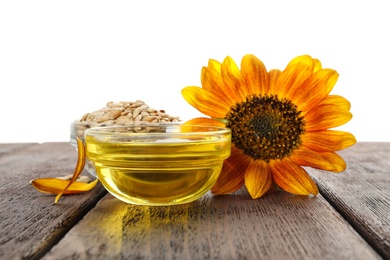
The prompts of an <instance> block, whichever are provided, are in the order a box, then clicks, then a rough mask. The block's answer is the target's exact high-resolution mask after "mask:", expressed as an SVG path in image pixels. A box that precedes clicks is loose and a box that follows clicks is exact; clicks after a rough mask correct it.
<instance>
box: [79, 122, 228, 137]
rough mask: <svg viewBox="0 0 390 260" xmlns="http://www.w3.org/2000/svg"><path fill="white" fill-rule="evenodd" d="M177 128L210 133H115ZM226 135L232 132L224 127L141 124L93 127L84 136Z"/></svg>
mask: <svg viewBox="0 0 390 260" xmlns="http://www.w3.org/2000/svg"><path fill="white" fill-rule="evenodd" d="M164 126H167V127H172V126H173V127H175V128H174V129H177V128H178V127H188V128H190V127H193V128H199V129H210V130H209V131H193V132H152V133H150V132H139V133H137V132H123V133H120V132H113V131H114V130H115V129H119V128H129V129H130V128H136V127H164ZM224 134H230V135H231V130H230V129H229V128H227V127H222V126H213V125H185V124H178V123H176V122H175V123H158V124H150V123H149V124H139V125H127V126H126V125H124V126H123V125H111V126H101V127H92V128H89V129H86V130H85V132H84V136H85V137H86V136H87V135H88V136H94V137H98V136H101V137H103V136H104V137H108V138H110V137H112V138H118V139H120V138H130V137H137V138H138V139H140V138H142V137H146V138H148V137H153V138H158V137H163V138H166V137H172V138H174V137H185V136H188V137H190V136H201V137H210V136H220V135H224Z"/></svg>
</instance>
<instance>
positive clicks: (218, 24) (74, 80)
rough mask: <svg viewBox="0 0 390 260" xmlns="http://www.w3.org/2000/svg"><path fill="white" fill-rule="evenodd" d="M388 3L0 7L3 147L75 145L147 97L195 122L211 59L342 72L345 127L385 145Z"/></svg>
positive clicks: (203, 1) (339, 88)
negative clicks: (313, 65)
mask: <svg viewBox="0 0 390 260" xmlns="http://www.w3.org/2000/svg"><path fill="white" fill-rule="evenodd" d="M389 25H390V15H389V8H388V1H376V0H370V1H339V0H337V1H334V0H327V1H313V0H308V1H301V0H294V1H290V0H286V1H276V0H272V1H269V0H268V1H245V0H240V1H227V0H223V1H213V0H197V1H184V0H181V1H171V0H164V1H157V0H156V1H147V0H144V1H130V0H128V1H96V0H94V1H82V0H77V1H71V0H67V1H54V0H50V1H39V0H34V1H17V0H15V1H1V2H0V88H1V93H0V113H1V117H0V118H1V120H0V143H9V142H52V141H69V124H70V122H71V121H73V120H74V119H78V118H80V117H81V116H82V115H83V114H84V113H86V112H92V111H94V110H97V109H99V108H102V107H104V106H105V104H106V103H107V102H108V101H122V100H129V101H134V100H137V99H141V100H143V101H145V102H146V103H147V104H148V105H149V106H150V107H153V108H156V109H165V110H166V112H167V113H168V114H171V115H178V116H181V118H182V119H185V120H186V119H190V118H192V117H195V116H199V115H201V114H200V113H199V112H198V111H197V110H195V108H193V107H191V106H190V105H189V104H188V103H186V102H185V100H184V99H183V98H182V96H181V93H180V91H181V89H182V88H184V87H186V86H190V85H195V86H200V72H201V68H202V66H205V65H207V62H208V59H210V58H212V59H216V60H219V61H222V60H223V59H224V58H225V57H226V56H231V57H232V58H233V59H234V60H235V61H236V62H237V64H239V63H240V61H241V58H242V57H243V56H244V55H245V54H248V53H252V54H254V55H256V56H257V57H258V58H259V59H261V60H262V61H263V62H264V64H265V65H266V67H267V69H273V68H279V69H284V68H285V66H286V65H287V63H288V62H289V61H290V60H291V59H292V58H294V57H296V56H299V55H302V54H309V55H311V56H312V57H315V58H318V59H320V60H321V62H322V64H323V66H324V67H328V68H333V69H335V70H337V71H338V72H339V74H340V77H339V80H338V82H337V84H336V86H335V88H334V90H333V92H332V93H333V94H340V95H343V96H344V97H346V98H347V99H348V100H349V101H350V102H351V104H352V109H351V111H352V113H353V119H352V120H351V121H350V122H349V123H347V124H346V125H344V126H343V127H342V130H346V131H350V132H352V133H353V134H354V135H355V136H356V138H357V140H358V141H390V135H389V134H388V132H389V130H388V128H387V126H388V120H389V116H388V115H389V111H390V100H389V97H388V95H389V94H388V89H389V87H390V79H389V78H390V66H389V61H390V51H389V48H390V40H389V32H390V30H389Z"/></svg>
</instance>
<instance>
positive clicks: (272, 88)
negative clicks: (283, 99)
mask: <svg viewBox="0 0 390 260" xmlns="http://www.w3.org/2000/svg"><path fill="white" fill-rule="evenodd" d="M280 73H281V71H280V70H278V69H273V70H270V71H269V72H268V74H269V89H268V93H267V94H268V95H276V94H277V91H276V82H277V81H278V78H279V76H280Z"/></svg>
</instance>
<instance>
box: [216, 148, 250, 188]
mask: <svg viewBox="0 0 390 260" xmlns="http://www.w3.org/2000/svg"><path fill="white" fill-rule="evenodd" d="M250 160H251V159H250V157H248V156H246V155H244V153H243V152H242V150H240V149H237V148H234V147H232V152H231V155H230V157H229V158H227V159H226V160H225V161H224V163H223V167H222V171H221V175H220V176H219V178H218V180H217V182H216V183H215V184H214V186H213V187H212V188H211V192H212V193H213V194H214V195H219V194H226V193H231V192H234V191H236V190H238V189H239V188H241V187H242V185H244V176H245V171H246V168H247V167H248V165H249V162H250Z"/></svg>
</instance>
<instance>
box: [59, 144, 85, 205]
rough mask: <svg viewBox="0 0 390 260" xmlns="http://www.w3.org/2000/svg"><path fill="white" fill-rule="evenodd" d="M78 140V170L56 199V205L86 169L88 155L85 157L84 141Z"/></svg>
mask: <svg viewBox="0 0 390 260" xmlns="http://www.w3.org/2000/svg"><path fill="white" fill-rule="evenodd" d="M76 140H77V151H78V153H77V163H76V168H75V169H74V172H73V176H72V179H71V180H70V181H69V183H68V185H67V186H65V187H64V189H63V190H62V191H61V192H60V193H58V194H57V196H56V198H55V199H54V203H57V202H58V200H59V199H60V198H61V196H62V195H63V194H64V193H65V192H66V190H67V189H68V188H69V187H70V185H72V183H73V182H75V181H76V179H77V178H78V177H79V176H80V174H81V172H82V171H83V169H84V166H85V162H86V155H85V146H84V143H83V141H81V139H80V138H78V137H76Z"/></svg>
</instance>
